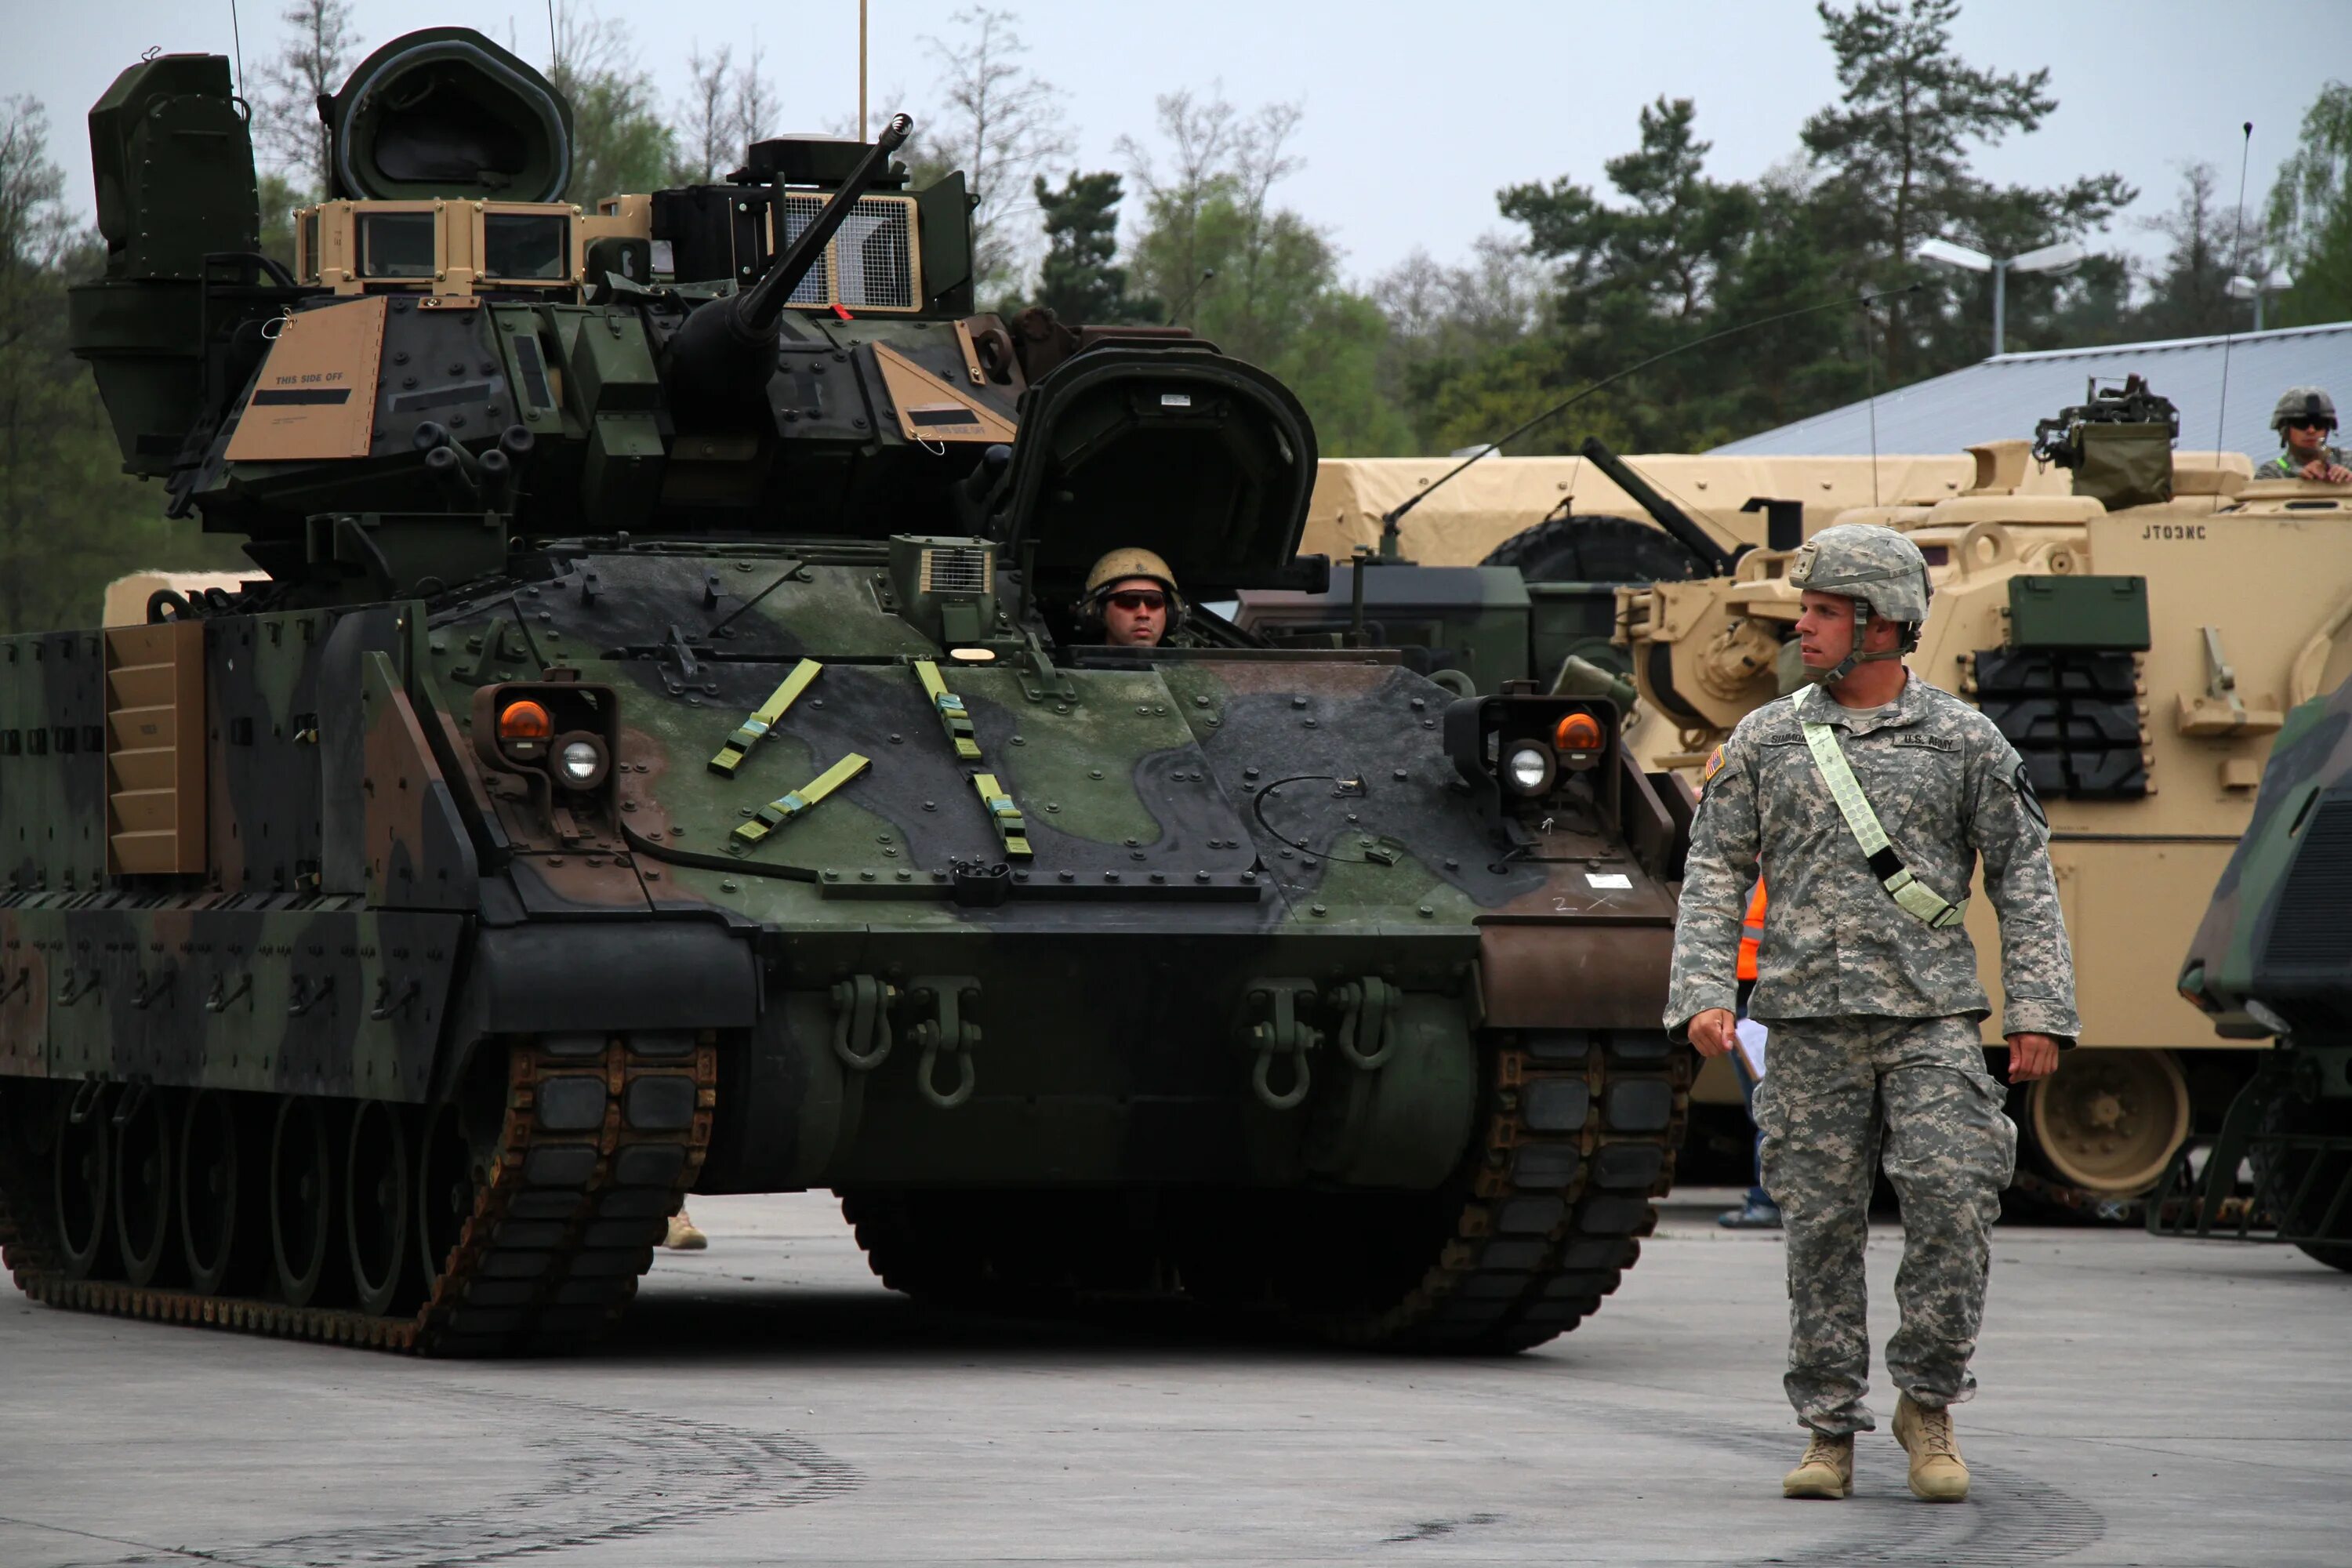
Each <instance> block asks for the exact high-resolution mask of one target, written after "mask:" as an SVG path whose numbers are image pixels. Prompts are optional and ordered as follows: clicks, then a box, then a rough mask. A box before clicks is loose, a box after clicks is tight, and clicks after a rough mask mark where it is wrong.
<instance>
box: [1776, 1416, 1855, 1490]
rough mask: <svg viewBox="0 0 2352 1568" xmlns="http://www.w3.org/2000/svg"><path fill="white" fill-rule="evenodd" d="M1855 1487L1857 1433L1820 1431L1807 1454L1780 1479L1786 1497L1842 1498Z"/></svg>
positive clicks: (1808, 1446) (1807, 1447)
mask: <svg viewBox="0 0 2352 1568" xmlns="http://www.w3.org/2000/svg"><path fill="white" fill-rule="evenodd" d="M1852 1490H1853V1433H1851V1432H1848V1433H1845V1434H1844V1435H1843V1436H1836V1437H1832V1436H1830V1435H1829V1434H1828V1433H1827V1432H1816V1433H1814V1434H1813V1440H1812V1441H1811V1442H1810V1443H1808V1444H1806V1445H1805V1457H1804V1458H1801V1459H1799V1460H1798V1461H1797V1468H1795V1469H1793V1470H1790V1472H1789V1473H1788V1474H1787V1475H1786V1476H1785V1477H1783V1478H1781V1481H1780V1495H1781V1496H1782V1497H1822V1498H1842V1497H1843V1496H1845V1495H1846V1493H1848V1492H1850V1491H1852Z"/></svg>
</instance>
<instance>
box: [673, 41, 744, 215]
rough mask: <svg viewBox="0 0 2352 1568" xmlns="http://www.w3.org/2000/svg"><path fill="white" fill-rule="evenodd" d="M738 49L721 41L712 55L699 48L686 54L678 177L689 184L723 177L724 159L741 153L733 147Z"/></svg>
mask: <svg viewBox="0 0 2352 1568" xmlns="http://www.w3.org/2000/svg"><path fill="white" fill-rule="evenodd" d="M734 64H735V51H734V50H733V49H731V48H730V47H728V46H727V45H725V44H721V45H719V47H718V49H717V50H716V51H715V52H714V53H712V54H709V55H707V56H706V55H705V54H704V53H703V52H702V51H701V49H699V48H697V49H695V50H694V51H693V52H692V53H690V54H688V56H687V57H686V79H687V88H686V97H685V99H684V100H681V101H680V102H679V104H678V112H677V121H675V122H674V124H675V129H676V131H677V159H678V161H677V169H676V170H675V171H674V173H675V175H676V177H677V179H678V180H680V181H682V182H684V183H685V184H693V185H707V184H709V183H710V182H711V181H713V180H715V179H717V178H718V177H719V164H720V160H722V159H729V158H732V157H734V156H736V155H737V154H736V153H734V152H732V151H730V146H729V143H730V139H731V138H732V136H733V134H734V116H733V110H732V108H731V106H730V101H729V98H730V95H729V92H728V86H727V83H728V78H729V76H730V73H731V71H732V69H733V68H734Z"/></svg>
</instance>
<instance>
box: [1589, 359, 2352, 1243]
mask: <svg viewBox="0 0 2352 1568" xmlns="http://www.w3.org/2000/svg"><path fill="white" fill-rule="evenodd" d="M2136 383H2137V378H2134V380H2133V384H2126V386H2125V387H2123V388H2121V389H2119V390H2114V391H2105V392H2095V393H2094V394H2093V395H2091V396H2089V397H2088V398H2086V400H2085V401H2084V403H2083V404H2082V405H2079V406H2077V407H2074V408H2069V409H2067V410H2065V411H2064V412H2063V414H2061V415H2060V416H2057V417H2055V418H2053V419H2048V420H2044V421H2043V422H2042V427H2041V430H2040V432H2039V438H2038V440H2037V442H2036V443H2035V444H2034V445H2033V447H2032V448H2031V449H2030V448H2029V444H2028V443H2027V442H2025V441H2023V440H2011V441H1996V442H1992V443H1990V444H1989V445H1986V446H1981V447H1972V448H1970V450H1971V451H1972V452H1973V454H1974V455H1975V457H1976V460H1977V480H1976V483H1975V484H1974V485H1973V486H1972V487H1970V488H1969V489H1967V490H1964V491H1963V492H1961V493H1960V494H1958V495H1956V496H1952V497H1949V498H1948V499H1938V500H1918V501H1916V502H1906V503H1905V504H1900V505H1895V506H1890V507H1879V508H1861V509H1857V510H1851V511H1848V512H1846V513H1844V514H1843V521H1870V522H1884V523H1887V524H1889V525H1891V526H1893V527H1895V528H1900V529H1903V530H1905V531H1907V532H1908V533H1909V535H1910V537H1911V538H1912V539H1913V541H1915V542H1916V543H1917V544H1918V545H1919V547H1920V549H1921V551H1922V552H1924V553H1925V554H1926V556H1927V563H1928V571H1929V574H1930V576H1931V578H1932V583H1933V587H1934V599H1933V603H1932V605H1931V608H1930V611H1929V614H1928V618H1927V625H1926V626H1925V627H1924V628H1923V630H1922V634H1921V637H1920V644H1919V647H1918V650H1917V651H1916V653H1914V654H1912V655H1911V656H1910V658H1909V659H1908V661H1907V662H1908V663H1909V665H1910V668H1911V669H1912V672H1913V673H1914V674H1915V675H1916V676H1918V677H1919V678H1921V679H1926V680H1928V681H1931V682H1933V683H1935V684H1936V685H1937V686H1941V687H1943V688H1945V689H1948V690H1951V691H1955V692H1958V693H1959V694H1960V695H1961V696H1963V697H1965V698H1967V699H1968V700H1969V701H1971V702H1973V703H1975V704H1976V705H1977V706H1978V707H1979V708H1980V709H1982V710H1984V712H1985V714H1986V715H1987V717H1989V718H1990V719H1992V720H1993V721H1994V722H1995V723H1997V724H1998V725H1999V726H2000V730H2001V732H2002V733H2003V734H2004V735H2006V736H2007V737H2008V738H2009V739H2010V741H2011V743H2012V744H2013V745H2015V746H2016V747H2017V749H2018V751H2019V752H2020V754H2021V756H2022V758H2023V759H2024V762H2025V763H2026V766H2027V767H2028V769H2029V770H2031V773H2032V782H2033V785H2034V789H2035V791H2036V793H2037V794H2038V795H2040V797H2041V799H2042V804H2043V806H2044V807H2045V809H2046V811H2047V813H2048V816H2049V821H2050V829H2051V835H2050V856H2051V860H2052V863H2053V868H2055V870H2056V873H2057V881H2058V892H2059V898H2060V901H2061V903H2062V905H2063V909H2064V911H2065V917H2066V929H2067V933H2068V935H2069V937H2070V938H2071V939H2072V941H2073V942H2074V963H2075V977H2076V986H2077V994H2078V999H2079V1002H2080V1005H2081V1009H2082V1014H2083V1026H2084V1027H2083V1038H2082V1042H2081V1043H2082V1047H2084V1048H2082V1049H2079V1050H2075V1051H2070V1052H2069V1053H2067V1055H2066V1058H2065V1059H2064V1061H2063V1064H2062V1066H2061V1068H2060V1069H2059V1071H2058V1072H2057V1074H2056V1075H2055V1076H2054V1077H2053V1078H2050V1079H2043V1080H2042V1081H2040V1082H2037V1083H2035V1084H2033V1085H2032V1087H2031V1089H2028V1090H2025V1091H2023V1092H2022V1093H2021V1100H2022V1103H2021V1104H2020V1105H2019V1106H2018V1107H2017V1108H2016V1109H2017V1110H2018V1112H2019V1114H2018V1121H2019V1122H2020V1124H2021V1127H2022V1128H2023V1129H2024V1130H2025V1131H2026V1133H2027V1140H2026V1143H2025V1146H2024V1148H2023V1149H2022V1151H2021V1158H2020V1162H2019V1171H2020V1175H2019V1181H2020V1184H2021V1186H2025V1187H2028V1188H2030V1189H2031V1190H2032V1192H2034V1193H2035V1194H2038V1195H2040V1196H2042V1197H2044V1198H2046V1199H2049V1200H2052V1201H2054V1202H2057V1203H2060V1204H2063V1205H2066V1206H2070V1207H2074V1208H2077V1209H2081V1210H2084V1211H2085V1212H2092V1213H2104V1214H2106V1215H2110V1216H2113V1217H2121V1216H2122V1215H2123V1214H2124V1212H2125V1211H2126V1208H2127V1205H2129V1203H2130V1202H2131V1201H2133V1200H2135V1199H2137V1198H2138V1197H2139V1196H2141V1195H2142V1194H2146V1193H2147V1192H2148V1191H2149V1190H2150V1189H2151V1188H2153V1187H2154V1186H2155V1185H2156V1184H2157V1183H2158V1179H2159V1178H2160V1177H2161V1176H2162V1175H2163V1174H2164V1173H2165V1172H2166V1171H2167V1169H2168V1167H2169V1165H2170V1164H2171V1163H2172V1161H2173V1159H2174V1157H2175V1156H2176V1154H2177V1153H2178V1152H2179V1150H2180V1149H2181V1147H2182V1145H2183V1143H2184V1142H2185V1141H2187V1140H2188V1139H2189V1138H2190V1137H2191V1135H2192V1133H2195V1134H2198V1135H2210V1134H2211V1133H2212V1132H2213V1131H2216V1129H2217V1128H2218V1127H2219V1125H2220V1123H2221V1120H2222V1117H2223V1113H2224V1111H2225V1110H2226V1109H2227V1108H2228V1107H2229V1105H2230V1104H2231V1100H2232V1098H2233V1097H2234V1096H2235V1095H2236V1094H2237V1093H2238V1091H2239V1089H2240V1088H2241V1087H2242V1085H2243V1084H2244V1082H2245V1081H2246V1079H2247V1078H2248V1076H2249V1075H2250V1074H2251V1073H2252V1070H2253V1068H2254V1064H2255V1060H2256V1053H2255V1052H2254V1051H2252V1050H2251V1049H2249V1048H2248V1047H2251V1046H2252V1045H2253V1044H2254V1043H2255V1042H2254V1041H2251V1040H2235V1041H2230V1042H2217V1041H2215V1040H2214V1038H2213V1032H2212V1029H2211V1026H2210V1022H2209V1021H2208V1020H2207V1019H2205V1018H2204V1017H2202V1016H2200V1015H2199V1013H2198V1012H2197V1011H2196V1010H2195V1009H2194V1008H2192V1007H2191V1006H2190V1005H2188V1004H2187V1003H2184V1002H2183V1001H2182V999H2181V995H2180V993H2179V991H2178V990H2177V989H2176V984H2175V982H2176V980H2177V978H2178V974H2177V971H2178V966H2179V955H2180V953H2181V952H2182V951H2183V950H2184V949H2185V948H2187V946H2188V945H2189V938H2190V935H2191V933H2192V932H2193V931H2195V930H2196V929H2197V921H2198V918H2199V915H2200V912H2201V911H2202V910H2204V909H2205V906H2206V904H2207V902H2208V901H2209V900H2210V897H2211V895H2212V889H2213V885H2214V882H2215V880H2216V879H2218V878H2219V877H2220V876H2221V871H2222V868H2223V867H2224V865H2225V864H2227V863H2228V862H2229V861H2230V858H2231V853H2232V851H2233V849H2235V847H2237V845H2238V843H2239V839H2240V836H2241V834H2242V833H2243V832H2245V831H2246V828H2247V825H2248V823H2249V821H2250V820H2251V819H2252V818H2253V816H2254V814H2255V788H2256V785H2257V784H2259V783H2260V782H2261V779H2262V773H2263V758H2264V756H2265V755H2266V754H2267V753H2268V752H2269V750H2270V747H2271V744H2272V742H2273V739H2274V738H2275V737H2276V736H2278V735H2279V733H2280V732H2281V726H2282V724H2283V723H2284V722H2285V720H2286V715H2287V714H2288V712H2289V711H2290V710H2294V708H2295V707H2296V706H2297V705H2298V704H2301V703H2303V702H2305V701H2307V700H2310V699H2311V698H2313V697H2314V696H2315V694H2317V693H2319V692H2322V691H2325V690H2327V689H2330V688H2331V687H2333V686H2335V685H2336V684H2337V683H2338V682H2340V681H2342V680H2343V679H2345V676H2346V674H2347V670H2352V492H2347V490H2345V489H2343V488H2341V487H2336V486H2328V485H2321V484H2314V483H2306V482H2305V481H2302V480H2251V479H2249V477H2248V476H2249V474H2250V473H2251V465H2250V464H2248V463H2247V462H2246V460H2245V459H2244V458H2242V456H2240V455H2238V454H2235V453H2230V454H2220V455H2216V454H2208V453H2186V452H2175V451H2174V450H2173V448H2172V443H2173V440H2174V438H2175V437H2177V436H2178V434H2179V422H2178V419H2177V417H2176V416H2175V415H2174V413H2173V410H2172V406H2171V405H2170V404H2169V403H2168V401H2166V400H2165V399H2164V398H2162V397H2160V396H2158V395H2154V394H2152V393H2150V392H2148V391H2147V388H2146V387H2144V386H2141V385H2138V384H2136ZM1799 542H1801V540H1800V537H1799V535H1798V531H1796V530H1794V529H1791V530H1789V531H1787V533H1786V535H1785V536H1784V537H1780V538H1776V539H1775V540H1774V541H1773V543H1774V546H1775V548H1771V549H1766V550H1759V551H1754V552H1748V553H1747V554H1745V555H1743V556H1742V557H1741V559H1740V561H1739V562H1738V566H1737V567H1736V568H1735V569H1734V570H1733V571H1732V572H1730V573H1728V574H1721V575H1717V576H1716V577H1714V578H1711V579H1709V580H1707V581H1704V582H1694V583H1666V584H1656V585H1654V586H1651V587H1644V588H1630V589H1626V590H1623V591H1622V593H1621V595H1620V609H1621V619H1620V636H1621V637H1622V640H1623V642H1624V644H1625V646H1626V649H1627V651H1628V653H1629V654H1630V655H1631V658H1632V661H1633V676H1634V679H1635V681H1636V683H1637V684H1638V685H1639V687H1640V689H1641V693H1642V697H1643V701H1644V705H1645V706H1654V707H1655V708H1656V709H1657V710H1658V711H1659V712H1660V713H1661V714H1663V715H1664V716H1665V717H1666V718H1667V719H1669V720H1670V721H1673V722H1675V723H1676V724H1679V725H1680V726H1682V729H1683V742H1684V748H1683V750H1684V757H1683V758H1682V759H1679V760H1680V761H1685V762H1690V761H1696V758H1698V757H1703V756H1704V755H1705V754H1706V751H1707V750H1709V749H1711V748H1712V747H1713V746H1714V745H1715V744H1717V742H1720V741H1721V740H1722V739H1723V737H1724V736H1725V735H1726V734H1727V733H1728V732H1729V731H1730V729H1731V727H1732V726H1733V725H1734V724H1736V723H1737V722H1738V721H1739V719H1740V718H1741V716H1743V715H1744V714H1746V713H1747V712H1748V711H1749V710H1752V709H1754V708H1757V707H1759V706H1761V705H1762V704H1763V703H1765V702H1768V701H1770V700H1772V699H1773V697H1774V696H1775V694H1776V693H1777V692H1778V691H1780V690H1781V689H1784V687H1785V684H1786V680H1787V677H1788V674H1789V672H1790V668H1792V656H1793V653H1794V647H1793V644H1792V643H1790V642H1789V641H1788V640H1787V639H1788V637H1789V635H1790V630H1791V628H1792V627H1793V625H1794V622H1795V619H1796V616H1797V611H1798V608H1799V605H1798V591H1797V589H1796V587H1795V586H1794V585H1793V584H1790V583H1789V582H1788V580H1787V570H1788V564H1789V562H1790V560H1791V559H1792V558H1793V553H1794V549H1795V547H1796V545H1797V544H1798V543H1799ZM1694 753H1695V755H1694ZM1656 760H1658V761H1660V762H1662V763H1675V762H1676V761H1678V759H1675V758H1671V757H1666V758H1659V759H1656ZM1768 920H1769V915H1768ZM1969 932H1970V935H1971V936H1972V937H1973V938H1974V939H1975V942H1976V946H1977V952H1978V956H1979V961H1980V964H1981V966H1982V968H1983V969H1984V971H1985V973H1984V974H1983V979H1984V982H1985V984H1986V987H1987V990H1988V993H1989V994H1991V995H1993V996H1994V997H1996V998H1997V997H1998V995H1999V989H1998V983H1999V979H2000V975H1999V964H1998V962H1997V958H1996V955H1997V954H1998V952H1999V951H2000V950H1999V946H1998V943H1997V942H1996V940H1995V932H1994V930H1993V919H1992V914H1991V911H1990V907H1989V905H1988V904H1987V902H1986V900H1982V899H1975V900H1971V902H1970V904H1969ZM1995 1006H1996V1011H1995V1013H1994V1015H1993V1016H1992V1018H1990V1019H1989V1020H1988V1021H1987V1025H1986V1027H1987V1030H1988V1039H1987V1042H1986V1043H1987V1044H1988V1045H1995V1046H1997V1045H1998V1044H1999V1043H2000V1037H1999V1036H1998V1034H1996V1033H1991V1031H1993V1030H1995V1029H1997V1027H1998V1019H1999V1012H1998V1001H1996V1004H1995Z"/></svg>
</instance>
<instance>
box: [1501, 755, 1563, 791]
mask: <svg viewBox="0 0 2352 1568" xmlns="http://www.w3.org/2000/svg"><path fill="white" fill-rule="evenodd" d="M1554 767H1555V764H1554V763H1553V762H1552V758H1551V752H1550V751H1549V749H1547V748H1545V747H1542V746H1530V745H1524V744H1522V745H1517V746H1514V747H1512V748H1511V750H1510V752H1509V753H1508V754H1507V755H1506V756H1505V757H1504V758H1503V779H1504V782H1505V783H1507V784H1509V785H1510V786H1511V789H1512V792H1513V793H1514V794H1517V795H1541V794H1543V792H1544V791H1546V790H1547V789H1549V788H1550V787H1551V782H1552V777H1553V771H1554Z"/></svg>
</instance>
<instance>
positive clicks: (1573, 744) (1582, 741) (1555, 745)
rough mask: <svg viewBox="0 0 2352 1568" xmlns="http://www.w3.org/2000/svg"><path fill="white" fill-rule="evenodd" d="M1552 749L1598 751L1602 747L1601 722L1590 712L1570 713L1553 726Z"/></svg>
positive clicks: (1556, 750) (1557, 750) (1558, 750)
mask: <svg viewBox="0 0 2352 1568" xmlns="http://www.w3.org/2000/svg"><path fill="white" fill-rule="evenodd" d="M1551 749H1552V750H1553V751H1555V752H1597V751H1599V750H1600V749H1601V722H1600V721H1599V720H1597V719H1595V718H1593V716H1592V715H1591V714H1590V713H1570V714H1569V715H1568V716H1567V717H1566V718H1564V719H1562V720H1561V721H1559V724H1557V725H1556V726H1554V727H1553V729H1552V732H1551Z"/></svg>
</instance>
